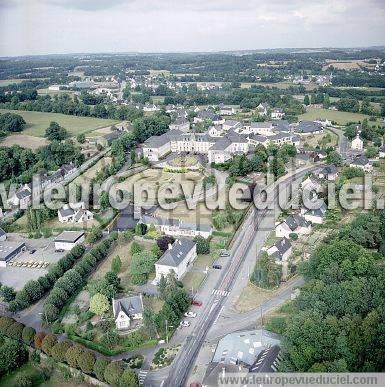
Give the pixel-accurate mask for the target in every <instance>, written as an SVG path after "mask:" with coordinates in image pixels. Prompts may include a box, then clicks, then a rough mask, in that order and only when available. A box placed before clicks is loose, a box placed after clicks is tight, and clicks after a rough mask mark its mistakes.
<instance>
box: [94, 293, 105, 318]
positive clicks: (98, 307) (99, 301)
mask: <svg viewBox="0 0 385 387" xmlns="http://www.w3.org/2000/svg"><path fill="white" fill-rule="evenodd" d="M109 306H110V305H109V302H108V298H107V297H106V296H105V295H104V294H100V293H97V294H95V295H94V296H92V297H91V300H90V311H91V312H92V313H95V314H96V315H98V316H101V315H103V314H104V313H105V312H107V310H108V308H109Z"/></svg>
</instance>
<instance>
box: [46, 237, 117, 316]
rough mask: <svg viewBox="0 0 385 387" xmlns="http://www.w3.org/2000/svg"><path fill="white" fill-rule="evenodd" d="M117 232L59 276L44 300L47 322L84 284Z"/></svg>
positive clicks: (106, 252)
mask: <svg viewBox="0 0 385 387" xmlns="http://www.w3.org/2000/svg"><path fill="white" fill-rule="evenodd" d="M117 237H118V234H117V233H112V234H111V235H110V236H109V237H108V238H107V239H105V240H104V241H102V242H100V243H98V244H97V245H96V246H95V247H93V248H92V249H91V250H90V251H89V252H88V253H87V254H85V255H84V256H83V257H82V258H81V259H80V260H79V261H78V262H77V264H76V265H75V266H74V267H73V268H72V269H70V270H68V271H67V272H66V273H65V274H64V275H63V276H62V277H61V278H59V279H58V280H57V281H56V283H55V285H54V287H53V289H52V290H51V292H50V294H49V296H48V297H47V298H46V300H45V301H44V307H43V316H44V318H45V319H46V320H47V321H48V322H53V321H55V320H57V319H58V318H59V316H60V311H61V310H62V309H63V307H64V306H65V305H66V303H67V302H68V300H69V299H70V298H71V296H72V295H73V294H74V293H76V291H77V290H78V289H79V288H80V287H81V286H83V285H84V279H85V278H87V277H88V276H89V275H90V274H91V272H92V270H93V269H94V268H95V266H96V265H97V264H98V263H99V262H100V261H101V260H102V259H104V258H105V257H106V256H107V254H108V251H109V249H110V247H111V245H112V243H113V242H114V241H115V240H116V239H117Z"/></svg>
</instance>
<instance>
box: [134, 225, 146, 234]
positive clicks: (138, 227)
mask: <svg viewBox="0 0 385 387" xmlns="http://www.w3.org/2000/svg"><path fill="white" fill-rule="evenodd" d="M146 232H147V225H146V224H144V223H138V224H137V225H136V226H135V234H136V235H139V236H142V235H145V234H146Z"/></svg>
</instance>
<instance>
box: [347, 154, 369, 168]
mask: <svg viewBox="0 0 385 387" xmlns="http://www.w3.org/2000/svg"><path fill="white" fill-rule="evenodd" d="M351 164H354V165H360V166H365V165H367V164H369V159H368V158H367V157H366V156H365V155H361V156H358V157H356V158H355V159H354V160H352V162H351Z"/></svg>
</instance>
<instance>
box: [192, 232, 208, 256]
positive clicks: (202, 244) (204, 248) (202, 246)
mask: <svg viewBox="0 0 385 387" xmlns="http://www.w3.org/2000/svg"><path fill="white" fill-rule="evenodd" d="M194 242H195V243H196V249H197V254H209V253H210V241H209V240H208V239H206V238H203V237H201V236H197V237H195V238H194Z"/></svg>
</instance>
